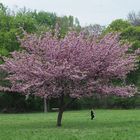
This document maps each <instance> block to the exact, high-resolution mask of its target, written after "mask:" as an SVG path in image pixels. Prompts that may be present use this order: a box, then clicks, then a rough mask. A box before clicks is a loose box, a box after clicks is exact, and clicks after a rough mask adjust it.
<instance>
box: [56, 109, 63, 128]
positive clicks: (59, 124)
mask: <svg viewBox="0 0 140 140" xmlns="http://www.w3.org/2000/svg"><path fill="white" fill-rule="evenodd" d="M63 112H64V111H63V110H59V113H58V117H57V126H61V121H62V115H63Z"/></svg>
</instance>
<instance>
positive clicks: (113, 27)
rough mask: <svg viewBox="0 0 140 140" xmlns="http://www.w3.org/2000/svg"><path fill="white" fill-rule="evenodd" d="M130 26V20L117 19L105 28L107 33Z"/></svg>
mask: <svg viewBox="0 0 140 140" xmlns="http://www.w3.org/2000/svg"><path fill="white" fill-rule="evenodd" d="M129 26H131V24H130V23H129V22H128V21H125V20H122V19H117V20H114V21H112V23H111V24H110V25H109V26H108V27H107V28H106V29H105V31H104V33H105V34H106V33H109V32H122V31H123V30H125V29H126V28H128V27H129Z"/></svg>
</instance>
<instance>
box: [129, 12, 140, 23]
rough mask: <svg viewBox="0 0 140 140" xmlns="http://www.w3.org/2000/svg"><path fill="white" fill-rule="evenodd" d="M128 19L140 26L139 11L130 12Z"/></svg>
mask: <svg viewBox="0 0 140 140" xmlns="http://www.w3.org/2000/svg"><path fill="white" fill-rule="evenodd" d="M128 21H129V22H130V23H131V24H132V25H133V26H140V12H138V13H137V14H136V13H135V12H130V13H129V14H128Z"/></svg>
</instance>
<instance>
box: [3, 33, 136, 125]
mask: <svg viewBox="0 0 140 140" xmlns="http://www.w3.org/2000/svg"><path fill="white" fill-rule="evenodd" d="M20 42H21V46H22V47H23V50H22V51H20V52H17V51H15V52H12V53H11V57H10V58H3V59H4V62H5V63H4V64H2V65H1V66H0V68H1V70H4V71H7V72H8V77H7V79H8V80H9V81H10V82H11V87H1V91H2V90H3V91H10V92H17V93H22V94H25V95H29V94H33V95H35V96H40V97H42V98H46V99H51V98H57V99H58V100H59V101H60V107H59V112H58V118H57V126H61V120H62V115H63V112H64V110H65V109H66V107H67V106H68V105H70V104H71V103H72V102H73V101H74V100H75V99H79V98H81V97H91V96H92V95H93V94H94V93H98V94H100V95H110V94H114V95H117V96H133V94H134V93H135V92H136V91H137V90H136V88H135V87H134V86H132V85H129V86H117V85H113V84H112V80H114V79H124V78H125V77H126V75H127V74H128V73H129V72H130V71H132V70H134V69H136V67H137V64H136V61H137V60H136V57H137V56H136V54H135V53H133V54H132V53H129V52H128V50H129V48H130V47H131V46H130V45H128V44H123V45H121V44H120V43H119V35H118V34H108V35H106V36H105V37H104V38H102V39H100V40H97V39H94V38H91V37H90V38H89V37H87V36H85V35H84V33H79V34H78V33H75V32H70V33H68V34H67V35H66V36H65V38H63V39H59V38H57V37H56V36H53V35H52V34H51V33H50V32H47V33H46V34H44V35H42V36H40V37H38V36H37V35H33V34H32V35H30V34H26V36H25V38H24V39H22V40H20ZM64 97H69V98H70V99H71V100H70V101H69V102H66V103H65V102H64Z"/></svg>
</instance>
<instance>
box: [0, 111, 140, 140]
mask: <svg viewBox="0 0 140 140" xmlns="http://www.w3.org/2000/svg"><path fill="white" fill-rule="evenodd" d="M95 112H96V118H95V119H94V120H90V111H89V110H83V111H66V112H64V115H63V120H62V127H56V118H57V113H56V112H54V113H46V114H44V113H32V114H0V140H140V110H95Z"/></svg>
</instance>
